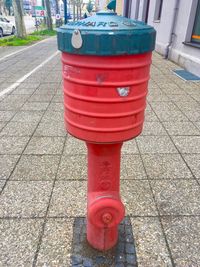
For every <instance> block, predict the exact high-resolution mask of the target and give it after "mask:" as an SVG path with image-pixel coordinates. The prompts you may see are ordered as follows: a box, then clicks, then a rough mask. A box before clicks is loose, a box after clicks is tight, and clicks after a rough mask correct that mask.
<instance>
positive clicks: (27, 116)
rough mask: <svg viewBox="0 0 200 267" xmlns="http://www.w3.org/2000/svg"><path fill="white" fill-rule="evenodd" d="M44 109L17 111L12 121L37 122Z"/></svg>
mask: <svg viewBox="0 0 200 267" xmlns="http://www.w3.org/2000/svg"><path fill="white" fill-rule="evenodd" d="M43 113H44V111H18V112H17V113H16V114H15V116H14V117H13V119H12V121H19V122H32V121H34V122H39V121H40V120H41V118H42V115H43Z"/></svg>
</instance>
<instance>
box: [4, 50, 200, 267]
mask: <svg viewBox="0 0 200 267" xmlns="http://www.w3.org/2000/svg"><path fill="white" fill-rule="evenodd" d="M52 50H54V48H53V47H52ZM36 52H37V51H36ZM47 52H48V53H49V51H47ZM38 53H39V54H40V53H41V51H38ZM41 54H42V53H41ZM37 58H38V56H37ZM33 60H34V58H33ZM37 60H38V59H36V58H35V61H33V62H34V64H35V63H37ZM16 64H17V63H16ZM31 64H33V63H31ZM1 66H2V65H0V67H1ZM27 67H28V65H27ZM27 67H25V68H27ZM176 67H177V66H175V65H174V64H173V63H171V62H169V61H166V60H164V59H162V58H161V57H160V56H159V55H158V54H154V60H153V66H152V69H151V76H152V78H151V81H150V84H149V95H148V107H147V111H146V120H145V127H144V131H143V134H142V135H141V136H140V137H138V138H137V139H135V140H132V141H130V142H127V143H125V144H124V146H123V158H122V171H121V194H122V198H123V201H124V203H125V205H126V214H127V215H129V216H130V218H131V223H132V228H133V234H134V238H135V242H136V252H137V260H138V266H140V267H171V266H173V267H174V266H178V267H197V266H200V252H199V251H200V171H199V170H200V84H198V83H196V84H195V83H191V82H184V81H182V80H180V79H179V78H178V77H176V76H174V75H173V74H172V72H171V70H172V69H173V68H176ZM13 71H14V67H13ZM3 73H4V74H5V75H4V76H2V74H0V79H3V78H5V79H4V80H1V81H2V82H3V83H7V79H6V71H5V72H3ZM16 75H18V73H17V71H16ZM17 77H18V76H17ZM9 80H10V77H9ZM10 81H11V80H10ZM2 82H1V84H2ZM11 82H12V81H11ZM6 86H7V85H6ZM3 89H4V88H3V85H2V90H3ZM0 154H1V155H0V191H1V195H0V267H7V266H9V267H18V266H19V267H22V266H24V267H29V266H38V267H39V266H43V267H68V266H71V265H70V254H71V245H72V236H73V232H72V230H73V223H74V219H75V218H76V217H80V216H85V211H86V183H87V179H86V148H85V146H84V143H83V142H81V141H78V140H76V139H74V138H73V137H71V136H70V135H66V133H65V130H64V124H63V104H62V82H61V64H60V56H59V55H58V56H56V57H54V58H53V59H52V60H51V61H50V62H48V63H47V64H46V65H45V66H44V67H43V69H42V71H41V70H38V71H37V72H36V73H34V74H33V75H32V76H30V77H29V78H28V79H27V80H25V82H23V83H21V84H20V85H19V86H18V87H17V88H16V89H15V90H14V91H13V92H12V93H11V94H10V95H7V96H6V97H5V98H3V99H1V102H0ZM77 266H78V265H77ZM119 266H128V265H122V264H121V265H119Z"/></svg>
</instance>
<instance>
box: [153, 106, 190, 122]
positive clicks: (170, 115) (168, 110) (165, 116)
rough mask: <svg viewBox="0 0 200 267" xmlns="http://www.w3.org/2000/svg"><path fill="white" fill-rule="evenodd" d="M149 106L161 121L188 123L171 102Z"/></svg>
mask: <svg viewBox="0 0 200 267" xmlns="http://www.w3.org/2000/svg"><path fill="white" fill-rule="evenodd" d="M151 106H152V108H153V110H154V111H155V113H156V114H157V116H158V118H159V119H160V120H161V121H188V118H187V117H186V116H185V115H184V114H183V113H182V112H181V111H180V110H179V109H178V108H177V107H176V106H175V105H174V104H173V103H172V102H160V103H151Z"/></svg>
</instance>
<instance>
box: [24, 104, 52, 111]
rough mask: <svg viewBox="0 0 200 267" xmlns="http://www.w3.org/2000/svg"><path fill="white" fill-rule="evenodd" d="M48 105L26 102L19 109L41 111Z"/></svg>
mask: <svg viewBox="0 0 200 267" xmlns="http://www.w3.org/2000/svg"><path fill="white" fill-rule="evenodd" d="M48 105H49V103H48V102H26V103H25V104H24V105H23V106H22V107H21V110H34V111H41V110H46V109H47V107H48Z"/></svg>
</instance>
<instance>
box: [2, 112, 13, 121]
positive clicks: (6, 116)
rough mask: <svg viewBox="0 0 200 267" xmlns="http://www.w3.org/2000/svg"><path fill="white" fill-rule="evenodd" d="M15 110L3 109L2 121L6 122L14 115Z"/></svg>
mask: <svg viewBox="0 0 200 267" xmlns="http://www.w3.org/2000/svg"><path fill="white" fill-rule="evenodd" d="M15 113H16V112H15V111H8V110H3V111H0V121H1V122H6V121H9V120H10V119H11V118H12V117H13V116H14V115H15Z"/></svg>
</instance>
